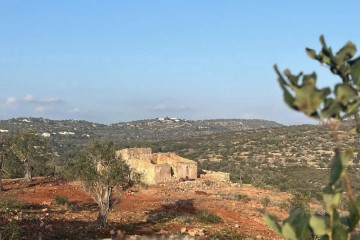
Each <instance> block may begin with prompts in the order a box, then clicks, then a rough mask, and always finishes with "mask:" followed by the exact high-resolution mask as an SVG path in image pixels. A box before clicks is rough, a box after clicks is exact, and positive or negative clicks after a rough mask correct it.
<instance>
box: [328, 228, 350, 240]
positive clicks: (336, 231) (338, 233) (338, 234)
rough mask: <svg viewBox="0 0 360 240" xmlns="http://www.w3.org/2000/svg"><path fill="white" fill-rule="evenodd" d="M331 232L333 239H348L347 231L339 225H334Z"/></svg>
mask: <svg viewBox="0 0 360 240" xmlns="http://www.w3.org/2000/svg"><path fill="white" fill-rule="evenodd" d="M332 233H333V239H334V240H348V232H347V231H346V230H345V229H344V227H343V226H341V225H337V226H335V227H334V228H333V231H332Z"/></svg>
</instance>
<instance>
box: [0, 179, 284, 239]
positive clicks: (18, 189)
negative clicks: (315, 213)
mask: <svg viewBox="0 0 360 240" xmlns="http://www.w3.org/2000/svg"><path fill="white" fill-rule="evenodd" d="M4 188H5V190H6V191H5V192H4V193H2V196H1V197H2V199H12V201H21V202H23V203H24V204H25V206H23V207H22V209H20V210H18V209H12V210H10V211H8V210H3V211H4V213H3V214H2V215H1V224H7V225H8V224H16V225H18V226H19V227H20V230H19V231H20V235H21V237H22V238H23V239H37V238H38V237H39V236H40V235H41V236H42V237H43V239H98V238H102V237H110V230H112V229H114V230H121V231H122V232H126V233H127V234H129V235H133V234H139V235H163V234H180V232H181V229H182V228H186V229H192V228H198V229H204V232H205V236H208V237H213V238H221V239H246V238H249V239H253V238H258V239H280V238H278V237H277V235H276V234H275V233H273V232H272V231H271V230H269V228H268V227H267V226H266V225H265V224H264V221H263V219H262V213H263V212H264V211H267V212H270V213H272V214H276V215H278V216H279V217H280V218H283V217H285V216H286V211H285V210H283V209H281V208H280V207H279V205H280V203H281V202H286V201H287V199H289V195H287V194H284V193H277V192H274V191H270V190H262V189H257V188H253V187H251V186H245V187H242V188H240V187H239V186H237V185H234V184H233V185H231V184H228V183H223V184H220V185H219V184H217V183H209V182H201V181H196V182H195V181H192V182H181V183H167V184H161V185H159V186H154V187H148V188H143V187H140V186H136V187H134V188H133V189H132V191H130V192H128V193H127V194H123V197H122V200H121V202H120V203H119V204H117V205H116V206H115V209H114V210H113V212H112V213H111V214H110V216H109V226H108V227H107V228H98V227H97V226H96V225H94V224H93V222H94V220H95V218H96V214H97V206H96V204H94V203H93V201H92V199H91V198H90V197H89V196H88V195H87V194H85V193H84V192H83V191H82V189H81V186H80V185H79V184H78V183H77V182H66V181H64V180H61V179H52V178H36V179H35V180H34V181H33V182H31V183H25V182H22V179H8V180H5V181H4ZM195 192H202V193H203V194H199V193H195ZM57 196H62V197H65V198H67V199H68V200H69V202H70V204H69V205H57V204H56V203H55V198H56V197H57ZM265 197H268V198H269V199H270V204H269V205H268V206H264V205H263V204H262V203H261V199H262V198H265ZM6 211H7V212H6ZM203 211H206V212H210V213H213V214H215V215H217V216H218V217H220V218H221V222H216V223H213V222H211V221H212V218H211V217H212V215H209V216H208V218H209V219H205V220H204V219H202V218H201V216H200V213H202V212H203ZM207 221H208V222H207ZM3 226H5V225H3ZM8 226H10V225H8ZM3 229H4V228H3Z"/></svg>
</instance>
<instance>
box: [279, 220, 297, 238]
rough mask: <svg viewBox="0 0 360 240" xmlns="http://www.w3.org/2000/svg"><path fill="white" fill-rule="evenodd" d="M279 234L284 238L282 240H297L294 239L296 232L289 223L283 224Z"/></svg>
mask: <svg viewBox="0 0 360 240" xmlns="http://www.w3.org/2000/svg"><path fill="white" fill-rule="evenodd" d="M281 232H282V235H283V236H284V238H286V239H288V240H297V239H298V238H297V237H296V232H295V230H294V228H293V226H291V224H290V223H285V224H284V226H283V227H282V230H281Z"/></svg>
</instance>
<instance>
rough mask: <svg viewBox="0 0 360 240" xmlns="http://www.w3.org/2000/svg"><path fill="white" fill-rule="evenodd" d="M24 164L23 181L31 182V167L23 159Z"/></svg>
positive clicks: (27, 160) (27, 161)
mask: <svg viewBox="0 0 360 240" xmlns="http://www.w3.org/2000/svg"><path fill="white" fill-rule="evenodd" d="M23 162H24V168H25V176H24V178H25V181H27V182H31V181H32V167H31V166H30V163H29V159H28V158H25V160H24V161H23Z"/></svg>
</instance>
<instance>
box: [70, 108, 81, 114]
mask: <svg viewBox="0 0 360 240" xmlns="http://www.w3.org/2000/svg"><path fill="white" fill-rule="evenodd" d="M70 112H71V113H78V112H80V108H77V107H76V108H73V109H71V110H70Z"/></svg>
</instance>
